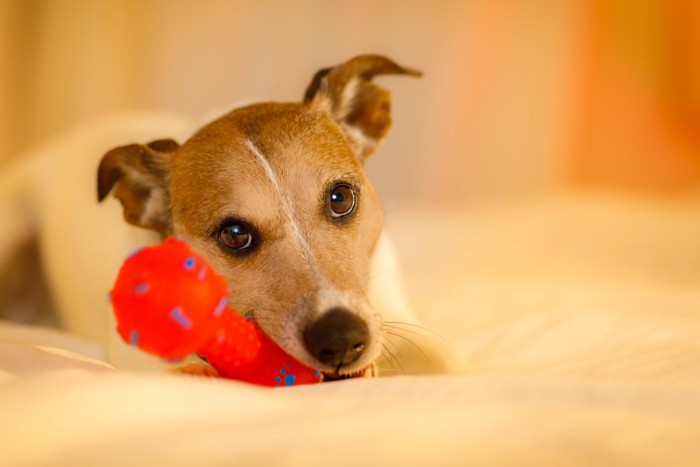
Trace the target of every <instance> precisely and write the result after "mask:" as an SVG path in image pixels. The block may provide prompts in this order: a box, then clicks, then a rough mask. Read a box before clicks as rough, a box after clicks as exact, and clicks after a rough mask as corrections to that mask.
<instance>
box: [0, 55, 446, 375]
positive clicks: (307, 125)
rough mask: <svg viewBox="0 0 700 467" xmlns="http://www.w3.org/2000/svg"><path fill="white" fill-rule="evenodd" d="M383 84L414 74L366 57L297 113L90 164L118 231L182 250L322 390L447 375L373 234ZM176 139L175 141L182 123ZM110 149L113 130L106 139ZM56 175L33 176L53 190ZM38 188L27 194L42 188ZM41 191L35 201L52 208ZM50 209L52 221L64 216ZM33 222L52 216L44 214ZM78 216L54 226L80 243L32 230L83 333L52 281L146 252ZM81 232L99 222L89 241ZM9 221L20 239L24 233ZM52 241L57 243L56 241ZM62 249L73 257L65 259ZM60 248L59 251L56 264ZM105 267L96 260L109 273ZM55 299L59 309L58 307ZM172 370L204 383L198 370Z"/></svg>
mask: <svg viewBox="0 0 700 467" xmlns="http://www.w3.org/2000/svg"><path fill="white" fill-rule="evenodd" d="M382 74H398V75H409V76H420V73H419V72H418V71H416V70H413V69H410V68H406V67H402V66H399V65H397V64H396V63H394V62H393V61H391V60H389V59H388V58H385V57H381V56H376V55H363V56H359V57H356V58H353V59H351V60H349V61H347V62H345V63H342V64H340V65H338V66H335V67H332V68H328V69H324V70H321V71H319V72H318V73H317V74H316V75H315V76H314V78H313V80H312V82H311V84H310V86H309V87H308V89H307V90H306V94H305V96H304V99H303V101H302V102H298V103H260V104H254V105H249V106H245V107H242V108H237V109H235V110H233V111H231V112H230V113H228V114H226V115H224V116H222V117H220V118H218V119H216V120H214V121H213V122H211V123H209V124H207V125H205V126H204V127H203V128H201V129H200V130H198V131H197V132H196V133H194V135H193V136H191V137H190V138H189V139H187V140H186V141H185V142H184V143H183V144H181V145H180V144H178V143H176V142H175V140H173V139H159V140H156V141H153V142H151V143H148V144H129V145H126V146H119V147H117V148H115V149H112V150H111V151H109V152H108V153H107V154H106V155H105V156H104V157H103V158H102V160H101V162H100V163H99V168H98V198H99V200H100V201H102V200H105V199H106V198H107V197H108V195H109V194H110V193H113V195H114V197H115V198H116V199H118V200H119V202H120V203H121V205H122V207H123V216H124V218H125V219H126V221H127V222H128V223H129V224H132V225H134V226H138V227H143V228H145V229H148V230H149V231H152V232H153V234H154V235H155V236H157V237H164V236H176V237H179V238H181V239H184V240H185V241H187V242H188V243H189V244H190V245H191V246H192V247H193V248H194V249H195V250H196V251H197V252H198V253H200V254H201V255H203V256H204V257H205V258H207V259H208V260H209V261H210V263H211V264H212V265H213V266H214V267H215V268H216V269H217V270H218V271H219V272H220V273H221V274H222V275H224V277H226V279H227V280H228V283H229V287H230V297H231V299H230V303H231V305H232V306H233V307H234V308H235V309H237V310H239V312H241V313H245V314H248V315H252V316H254V317H255V319H256V321H257V322H258V323H259V325H260V326H261V327H262V329H263V330H264V331H265V332H266V333H267V334H268V335H269V336H270V337H271V338H272V339H273V340H274V341H276V342H277V343H278V344H279V345H280V346H281V347H282V348H283V349H284V350H286V351H287V352H288V353H290V354H291V355H293V356H294V357H296V358H297V359H298V360H300V361H301V362H304V363H306V364H307V365H309V366H312V367H314V368H318V369H320V370H321V371H322V372H323V373H324V374H325V375H326V376H327V377H328V378H329V379H337V378H341V377H348V376H356V375H360V374H365V373H367V370H368V369H372V373H374V372H375V370H376V369H377V368H378V362H380V361H383V364H382V365H381V366H383V367H385V368H389V369H390V370H393V371H394V372H399V373H415V372H425V371H444V370H445V369H446V368H447V366H448V365H447V364H448V363H449V362H447V360H446V358H445V357H446V355H447V354H446V353H445V352H444V349H443V345H442V343H440V341H439V340H436V339H434V338H431V337H430V335H429V334H428V333H423V332H416V331H415V330H414V329H412V328H410V326H411V323H413V317H412V315H411V313H410V311H409V308H408V306H407V305H406V301H405V299H404V297H403V294H402V290H401V285H400V283H399V281H398V270H397V265H396V260H395V258H394V254H393V251H392V248H391V245H390V243H389V241H388V239H387V238H386V235H384V234H383V230H382V222H383V215H382V208H381V205H380V202H379V200H378V198H377V194H376V193H375V191H374V189H373V188H372V185H371V184H370V182H369V180H368V179H367V177H366V175H365V172H364V170H363V162H364V161H365V160H366V159H367V158H368V157H369V156H370V155H372V154H373V153H374V152H375V150H376V149H377V147H378V145H379V144H380V143H381V142H382V140H383V139H384V138H385V137H386V135H387V133H388V132H389V129H390V126H391V117H390V99H389V93H388V92H387V91H386V90H384V89H382V88H380V87H378V86H376V85H375V84H373V83H372V79H373V78H374V77H375V76H377V75H382ZM171 123H172V122H169V123H168V124H171ZM168 124H166V125H163V126H164V127H167V126H168ZM172 126H173V127H174V129H175V130H176V133H178V136H180V137H181V136H182V132H183V131H184V129H183V128H181V126H183V127H184V126H186V125H180V123H179V122H174V123H173V124H172ZM127 127H128V125H127ZM147 127H148V125H147ZM163 129H165V130H167V128H163ZM163 129H161V130H163ZM120 131H121V130H120ZM136 133H141V134H142V133H144V131H140V132H136ZM161 134H162V133H161ZM137 136H139V134H135V135H134V136H129V138H133V137H137ZM114 137H115V132H112V133H110V134H109V138H106V139H109V140H112V139H113V138H114ZM104 139H105V138H103V140H104ZM126 141H128V139H127V140H126ZM132 141H133V140H132ZM64 152H67V151H64ZM42 157H43V158H46V157H47V156H46V154H44V155H43V156H41V157H38V159H40V160H41V159H42ZM34 159H37V157H34ZM64 162H65V161H64ZM39 164H40V162H35V165H39ZM25 165H26V164H25ZM35 168H36V167H35ZM41 168H42V169H44V170H45V169H46V168H45V167H41ZM26 172H31V169H26V170H25V173H24V174H23V175H22V174H19V175H18V174H15V175H14V179H11V180H10V181H11V182H13V183H14V186H19V187H22V186H23V185H22V183H21V182H20V181H18V180H20V179H21V177H22V176H26V175H27V173H26ZM55 176H56V174H47V175H44V176H43V179H44V180H52V182H51V184H52V185H53V186H56V187H58V186H59V185H58V184H57V183H56V181H55V180H54V179H53V177H55ZM39 185H40V183H37V184H36V185H35V186H34V188H33V189H34V190H38V191H41V189H42V188H41V187H39ZM43 188H44V189H45V187H43ZM59 189H60V188H59ZM29 191H31V190H29ZM48 191H49V192H45V193H44V196H51V195H52V193H50V190H48ZM2 194H3V193H2V192H0V196H2ZM34 196H41V195H34ZM30 198H31V196H30ZM39 204H41V203H39ZM54 204H55V203H54ZM55 207H56V208H58V207H62V208H63V210H62V212H63V213H65V212H66V209H68V210H69V211H70V209H71V206H65V205H64V206H55ZM103 208H105V210H106V206H103ZM1 209H2V205H0V214H2V211H1ZM4 209H5V210H6V211H8V212H10V211H13V209H14V211H13V212H10V213H9V215H11V216H14V217H15V218H17V217H18V216H19V217H23V216H24V215H23V214H22V215H19V214H18V213H17V212H16V211H17V209H18V207H17V206H16V205H15V206H9V205H8V203H5V206H4ZM75 209H80V207H79V206H76V207H75ZM40 211H41V209H40ZM94 211H95V208H94V207H93V208H92V209H91V210H90V212H94ZM77 212H79V211H77ZM6 214H7V213H6ZM110 214H111V215H113V214H114V209H113V208H112V209H110ZM39 216H40V217H41V218H42V219H45V218H51V217H54V218H55V217H56V216H57V214H56V213H54V212H50V208H49V207H48V206H43V213H42V214H40V215H39ZM79 217H81V219H82V221H81V222H79V224H77V225H76V224H75V223H74V222H73V221H72V220H70V219H65V220H63V222H64V223H70V224H71V227H72V229H73V230H74V231H76V232H77V231H81V229H87V230H88V232H89V233H88V235H85V233H84V231H83V233H82V234H80V233H79V234H77V235H76V234H72V235H68V234H67V233H66V232H65V231H66V229H65V227H64V228H56V226H55V225H54V224H58V223H59V222H60V221H61V219H56V218H55V219H54V220H53V221H48V222H43V224H44V225H42V226H40V229H46V228H49V229H51V228H54V232H52V233H48V234H47V233H43V234H41V233H40V238H41V239H42V249H43V250H44V251H45V252H46V253H47V254H48V255H49V256H52V255H53V256H54V258H53V259H51V258H49V260H48V261H47V262H46V265H47V266H48V270H47V273H48V275H49V282H50V284H51V285H52V288H53V289H54V290H55V292H56V294H57V298H58V301H59V309H60V310H61V312H62V313H63V314H64V316H63V322H64V324H65V325H66V326H67V327H68V328H69V329H73V330H75V331H78V332H79V331H80V328H81V322H82V321H83V320H85V319H87V320H88V321H90V318H86V317H85V316H84V315H85V314H86V313H87V312H88V311H89V312H91V313H97V310H95V306H96V305H94V304H92V303H85V300H82V302H81V300H79V299H75V296H76V295H79V294H80V292H79V291H78V290H72V293H69V292H66V291H65V290H60V289H61V288H64V289H65V288H66V287H68V288H70V287H71V285H70V284H66V282H67V281H66V280H65V279H63V280H62V279H61V278H60V277H58V276H61V275H63V276H64V277H65V275H66V271H67V270H75V269H76V268H80V267H87V268H88V269H87V270H88V271H92V273H94V274H97V272H96V269H97V268H99V267H100V255H99V254H97V253H94V252H91V250H94V251H99V250H100V249H110V248H113V249H116V250H118V251H119V252H120V253H121V254H123V252H124V250H125V249H128V248H131V247H134V248H135V247H137V246H138V243H142V242H144V241H147V240H146V239H144V238H142V237H141V238H139V235H140V234H135V233H134V232H133V231H131V233H130V234H117V237H118V238H117V239H116V240H117V241H118V242H119V245H113V244H110V240H115V234H114V232H107V229H116V230H123V229H128V227H127V226H126V225H125V224H123V223H121V221H118V222H117V221H115V220H106V218H105V215H104V214H102V215H100V216H99V218H93V219H90V217H85V216H80V215H79ZM91 222H104V223H105V224H102V225H99V228H97V229H94V228H92V227H95V226H90V225H88V224H90V223H91ZM15 224H17V225H19V227H15V228H14V232H11V234H12V233H14V235H15V236H16V237H17V236H19V237H21V236H22V235H24V234H26V231H27V230H28V229H29V227H30V226H28V225H27V226H24V227H23V226H22V225H21V222H16V223H15ZM23 228H24V229H25V231H23V230H22V229H23ZM59 232H60V233H59ZM47 235H48V236H49V237H48V238H47ZM51 235H63V240H64V241H65V242H66V243H64V244H60V241H59V242H56V239H54V238H50V236H51ZM89 235H94V236H95V237H97V238H94V237H93V238H90V236H89ZM101 235H104V238H101V237H100V236H101ZM11 240H13V239H12V238H9V239H8V241H11ZM152 240H153V239H148V241H152ZM115 247H116V248H115ZM66 248H68V249H69V250H71V249H72V250H75V251H74V252H73V253H72V255H71V252H70V251H69V252H68V253H65V249H66ZM81 248H82V249H85V248H87V249H88V251H82V252H80V251H79V249H81ZM61 249H63V250H64V253H58V252H56V250H61ZM1 251H2V250H0V252H1ZM57 256H58V257H57ZM114 256H115V255H110V259H109V260H108V261H107V263H108V264H107V266H108V267H107V269H108V271H109V273H110V274H113V273H114V271H113V270H114V269H115V266H114V265H113V264H112V263H114V262H115V261H114ZM76 258H78V259H79V260H78V261H76ZM0 260H2V255H1V254H0ZM71 262H73V264H72V265H71ZM76 263H77V264H76ZM86 263H88V264H86ZM66 268H67V269H66ZM53 276H56V277H53ZM73 282H75V281H73ZM72 287H73V288H74V289H76V288H78V287H79V286H78V285H77V284H75V283H73V284H72ZM56 289H59V290H56ZM83 293H85V291H83ZM103 296H104V295H103V294H102V297H103ZM62 297H63V298H64V300H63V302H66V303H60V302H61V298H62ZM65 297H69V298H68V299H65ZM102 306H103V305H100V307H102ZM92 321H94V319H93V320H92ZM72 324H74V325H73V326H71V325H72ZM83 334H86V333H83ZM87 334H89V333H87ZM109 334H110V337H109V340H110V341H111V344H110V346H111V349H110V350H111V354H112V360H113V361H115V362H116V363H117V364H122V365H125V366H129V365H128V364H127V363H126V360H125V359H124V358H123V354H124V352H125V351H124V350H123V349H124V347H125V346H122V345H119V344H117V343H116V339H115V338H114V335H115V334H116V333H114V332H110V333H109ZM115 349H122V350H115ZM132 357H133V355H132ZM382 357H383V358H382ZM120 360H121V361H120ZM182 371H185V372H190V373H205V374H207V373H211V369H209V368H207V366H206V364H205V363H204V362H194V363H190V364H189V365H186V366H185V367H183V370H182Z"/></svg>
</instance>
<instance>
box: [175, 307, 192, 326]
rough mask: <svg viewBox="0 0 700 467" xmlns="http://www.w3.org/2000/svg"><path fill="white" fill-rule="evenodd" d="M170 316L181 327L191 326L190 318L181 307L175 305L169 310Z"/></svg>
mask: <svg viewBox="0 0 700 467" xmlns="http://www.w3.org/2000/svg"><path fill="white" fill-rule="evenodd" d="M170 317H171V318H172V319H173V320H174V321H175V322H176V323H177V324H179V325H180V326H182V328H183V329H190V328H191V327H192V320H191V319H190V318H188V317H187V315H185V313H184V312H183V311H182V308H180V307H177V308H173V309H172V310H170Z"/></svg>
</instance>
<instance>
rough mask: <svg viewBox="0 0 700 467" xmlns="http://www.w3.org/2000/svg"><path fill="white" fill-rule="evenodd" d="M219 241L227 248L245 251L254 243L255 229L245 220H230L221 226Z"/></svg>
mask: <svg viewBox="0 0 700 467" xmlns="http://www.w3.org/2000/svg"><path fill="white" fill-rule="evenodd" d="M219 243H221V244H222V245H223V246H225V247H226V248H228V249H230V250H233V251H236V252H243V251H246V250H248V249H250V248H251V247H252V245H253V229H252V227H250V226H249V225H247V224H246V223H244V222H229V223H226V224H224V225H222V226H221V227H220V228H219Z"/></svg>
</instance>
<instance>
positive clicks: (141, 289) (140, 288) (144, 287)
mask: <svg viewBox="0 0 700 467" xmlns="http://www.w3.org/2000/svg"><path fill="white" fill-rule="evenodd" d="M134 292H135V293H136V295H143V294H145V293H146V292H148V284H146V283H145V282H143V283H141V284H139V285H137V286H136V287H134Z"/></svg>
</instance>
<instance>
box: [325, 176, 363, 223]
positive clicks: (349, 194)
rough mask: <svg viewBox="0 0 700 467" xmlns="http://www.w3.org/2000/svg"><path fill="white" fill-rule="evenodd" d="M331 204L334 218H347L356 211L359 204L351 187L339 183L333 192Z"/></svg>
mask: <svg viewBox="0 0 700 467" xmlns="http://www.w3.org/2000/svg"><path fill="white" fill-rule="evenodd" d="M330 203H331V215H332V216H333V217H344V216H347V215H348V214H350V213H351V212H353V211H354V210H355V205H356V204H357V200H356V196H355V191H354V190H353V189H352V187H351V186H350V185H347V184H345V183H339V184H338V185H336V186H334V187H333V189H332V190H331V194H330Z"/></svg>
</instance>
